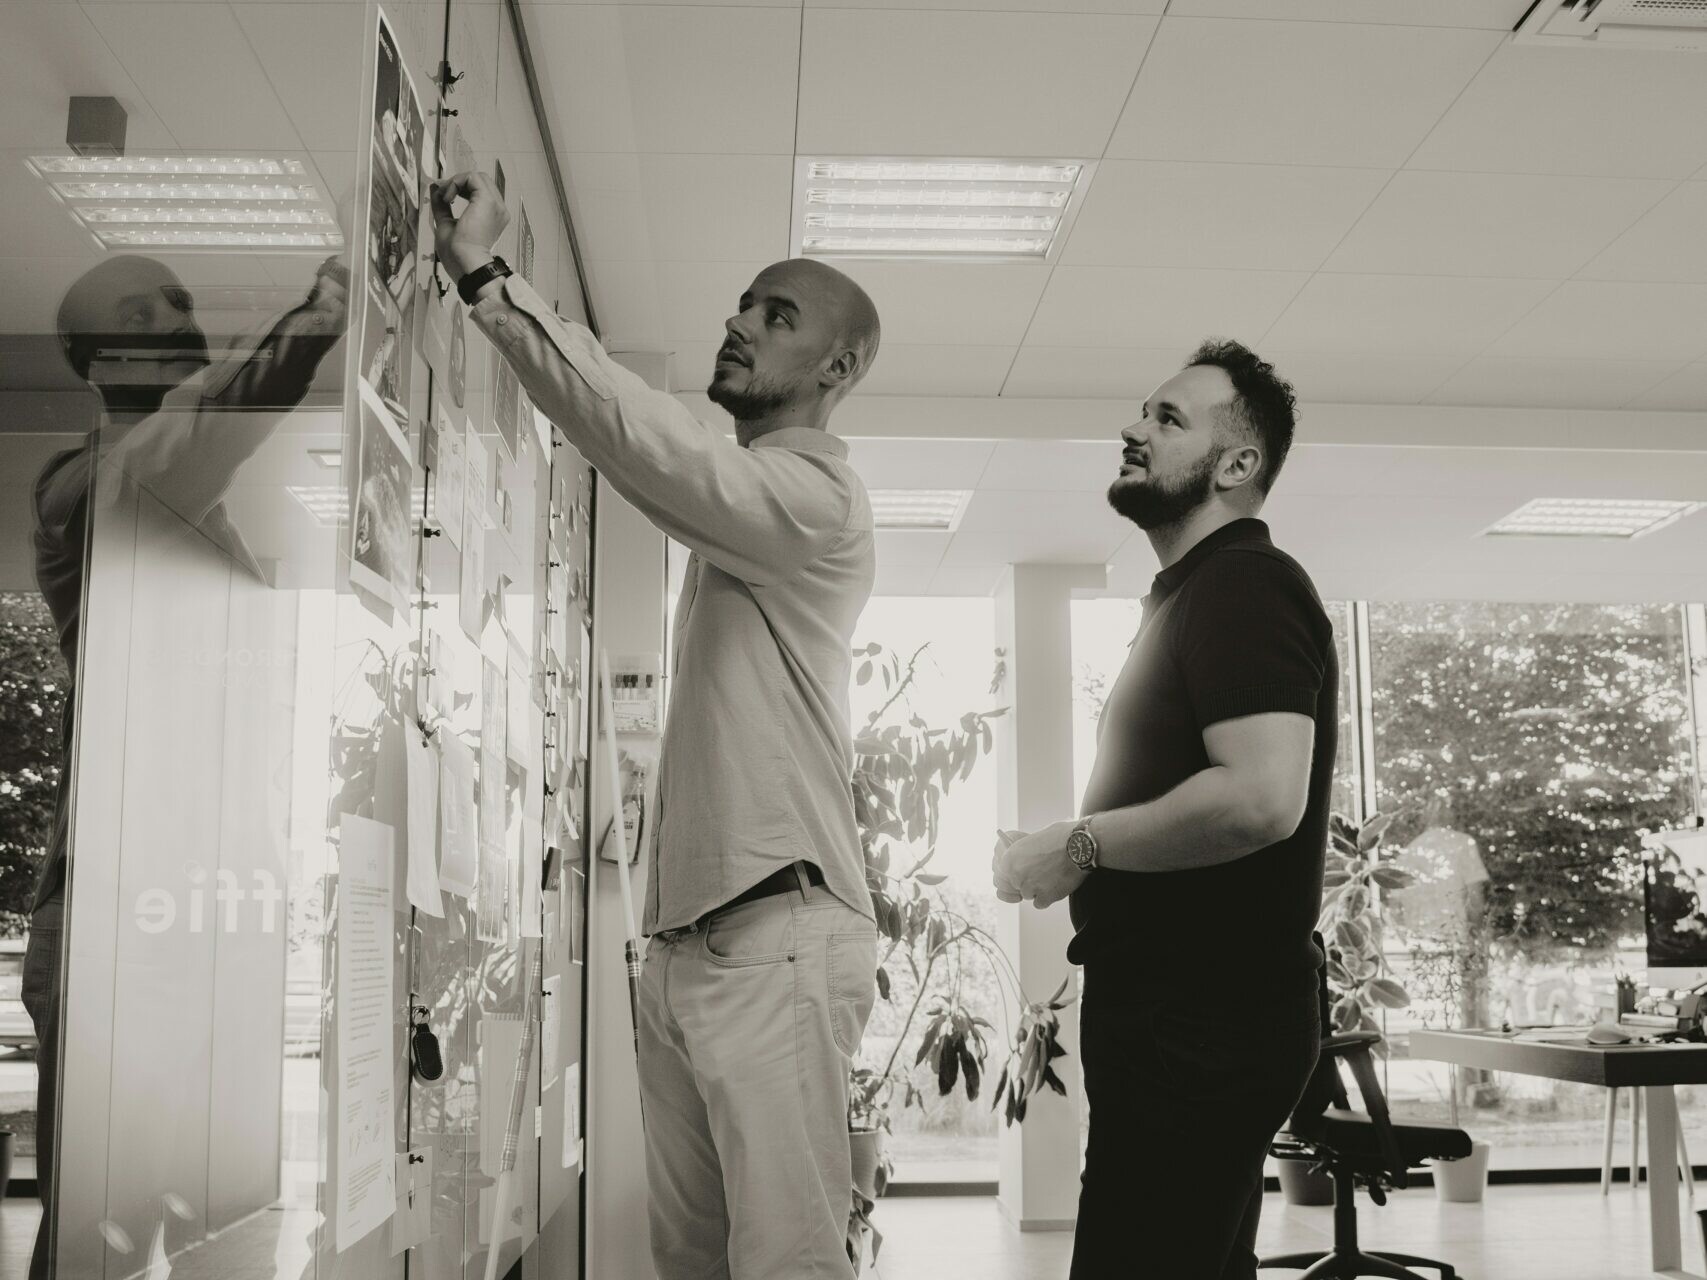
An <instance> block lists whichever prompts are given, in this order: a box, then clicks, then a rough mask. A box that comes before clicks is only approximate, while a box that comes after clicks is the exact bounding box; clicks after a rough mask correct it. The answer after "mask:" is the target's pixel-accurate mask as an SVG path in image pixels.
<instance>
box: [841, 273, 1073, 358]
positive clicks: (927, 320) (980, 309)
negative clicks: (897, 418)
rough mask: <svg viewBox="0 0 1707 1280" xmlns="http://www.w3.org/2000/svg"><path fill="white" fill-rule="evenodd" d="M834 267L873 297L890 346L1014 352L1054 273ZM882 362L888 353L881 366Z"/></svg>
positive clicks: (884, 337)
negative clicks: (895, 344)
mask: <svg viewBox="0 0 1707 1280" xmlns="http://www.w3.org/2000/svg"><path fill="white" fill-rule="evenodd" d="M831 265H833V266H835V267H836V268H838V269H839V270H841V271H844V272H846V273H847V274H848V275H850V276H852V277H853V278H854V279H855V280H857V281H859V283H860V284H861V285H862V286H863V287H864V289H865V291H866V292H867V293H869V294H870V295H871V300H872V302H873V303H875V304H876V306H877V314H878V315H879V316H880V317H881V318H882V321H883V342H884V344H888V343H891V342H895V343H902V344H918V345H921V346H939V345H941V346H948V345H965V346H981V347H1007V348H1009V349H1010V350H1011V349H1013V348H1015V347H1017V346H1019V344H1020V340H1021V339H1022V338H1023V337H1024V336H1025V327H1026V325H1027V324H1028V323H1029V322H1030V320H1031V315H1032V312H1033V311H1035V310H1036V309H1037V299H1038V297H1039V296H1040V295H1041V294H1042V292H1043V286H1044V284H1045V283H1046V282H1047V281H1048V279H1049V270H1050V269H1049V268H1048V267H1034V266H1019V265H1016V264H1012V263H988V264H979V263H968V262H859V261H853V260H840V261H835V262H833V263H832V264H831ZM882 364H883V355H882V350H881V348H880V349H879V352H878V368H881V367H882ZM875 373H876V371H875V370H874V371H873V376H875Z"/></svg>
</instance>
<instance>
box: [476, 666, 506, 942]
mask: <svg viewBox="0 0 1707 1280" xmlns="http://www.w3.org/2000/svg"><path fill="white" fill-rule="evenodd" d="M480 675H481V678H480V822H479V827H480V885H479V889H478V892H477V895H476V905H477V908H478V910H477V911H476V915H475V935H476V936H477V937H478V938H479V939H480V940H481V941H482V942H502V941H504V940H505V939H506V938H507V937H508V935H509V927H508V923H507V916H508V910H509V889H510V866H509V857H508V853H507V847H508V846H507V836H508V827H509V812H508V807H507V806H508V799H509V786H508V782H509V776H508V775H509V766H508V765H507V763H506V762H505V745H504V738H505V733H506V724H505V721H506V718H507V711H508V708H507V706H506V698H507V695H506V692H505V688H504V669H503V668H502V667H500V666H499V665H498V664H497V663H496V662H493V661H492V660H491V659H490V658H485V659H482V660H481V673H480Z"/></svg>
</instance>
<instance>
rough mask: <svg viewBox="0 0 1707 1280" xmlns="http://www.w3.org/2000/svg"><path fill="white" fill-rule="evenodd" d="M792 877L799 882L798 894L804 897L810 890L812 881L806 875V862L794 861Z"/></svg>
mask: <svg viewBox="0 0 1707 1280" xmlns="http://www.w3.org/2000/svg"><path fill="white" fill-rule="evenodd" d="M794 878H795V879H796V880H797V881H799V883H800V896H801V897H802V898H804V897H806V896H807V895H808V894H809V893H810V892H811V890H812V881H811V880H809V879H807V877H806V864H805V863H804V862H798V861H797V862H795V864H794Z"/></svg>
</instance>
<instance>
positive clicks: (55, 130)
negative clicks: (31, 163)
mask: <svg viewBox="0 0 1707 1280" xmlns="http://www.w3.org/2000/svg"><path fill="white" fill-rule="evenodd" d="M0 83H3V84H4V85H5V86H6V110H5V111H4V112H0V147H6V148H17V149H18V150H19V151H26V152H27V151H36V150H40V151H46V152H63V151H64V149H65V124H66V115H67V112H68V111H69V107H70V101H69V100H70V98H71V97H72V95H73V94H77V95H93V94H100V95H106V96H111V97H114V98H117V99H118V100H119V105H120V106H122V107H123V108H124V110H125V114H126V116H127V117H128V119H127V121H126V134H125V142H126V148H127V149H128V150H129V151H130V153H131V154H133V155H147V154H149V153H151V152H155V153H157V152H159V151H162V150H172V149H174V148H173V139H172V135H171V133H170V132H169V131H168V130H167V129H166V127H165V125H163V124H162V123H161V122H160V118H159V116H157V115H156V114H155V113H154V109H153V108H152V107H151V106H150V105H149V104H148V102H147V100H146V99H145V98H144V97H143V96H142V91H141V90H140V89H139V88H137V86H136V83H135V81H133V80H132V79H131V77H130V75H129V73H128V72H126V71H125V69H124V67H123V65H121V63H120V62H119V59H118V58H117V57H116V56H115V55H114V53H113V51H112V50H111V49H110V48H108V46H107V42H106V41H105V40H103V39H102V38H101V35H100V33H99V32H98V31H96V30H95V27H94V25H93V24H92V23H91V22H90V21H89V20H88V18H87V17H86V16H85V15H84V14H83V11H82V10H81V9H80V8H78V7H77V6H75V5H57V4H7V5H0ZM9 225H10V224H9ZM14 230H15V228H14Z"/></svg>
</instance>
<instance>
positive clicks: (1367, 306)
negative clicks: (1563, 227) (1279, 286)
mask: <svg viewBox="0 0 1707 1280" xmlns="http://www.w3.org/2000/svg"><path fill="white" fill-rule="evenodd" d="M1552 288H1553V285H1552V284H1551V283H1550V282H1548V281H1545V280H1493V279H1470V278H1462V277H1446V276H1377V275H1368V276H1353V275H1326V274H1323V275H1317V276H1314V277H1312V278H1311V280H1310V283H1309V284H1307V285H1305V286H1304V289H1303V291H1302V292H1301V293H1300V294H1299V295H1298V297H1297V299H1296V300H1295V301H1294V302H1293V303H1292V305H1291V306H1289V307H1288V308H1287V309H1286V314H1285V315H1283V316H1281V318H1280V321H1279V322H1278V323H1277V324H1276V325H1275V326H1274V327H1273V328H1272V329H1270V330H1269V331H1268V332H1267V334H1266V335H1264V336H1263V338H1262V343H1261V346H1262V349H1269V348H1272V349H1273V350H1276V351H1284V350H1290V349H1298V350H1315V351H1335V352H1350V353H1360V352H1373V353H1377V354H1387V355H1392V354H1404V355H1410V356H1418V355H1423V356H1446V355H1453V354H1457V353H1462V354H1463V355H1466V356H1470V355H1475V354H1477V353H1479V352H1480V351H1481V350H1482V349H1483V348H1484V347H1486V346H1487V345H1488V343H1490V342H1492V341H1493V340H1494V339H1495V338H1497V337H1499V335H1500V334H1502V333H1504V332H1505V330H1506V329H1508V328H1509V327H1510V326H1511V325H1512V324H1513V323H1514V322H1516V321H1517V320H1518V319H1519V318H1520V317H1521V316H1523V315H1524V313H1525V312H1527V311H1529V310H1530V308H1532V307H1533V306H1535V304H1536V303H1538V302H1540V301H1541V299H1542V298H1544V297H1546V296H1547V294H1548V292H1549V291H1550V290H1551V289H1552Z"/></svg>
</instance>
